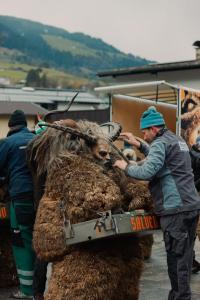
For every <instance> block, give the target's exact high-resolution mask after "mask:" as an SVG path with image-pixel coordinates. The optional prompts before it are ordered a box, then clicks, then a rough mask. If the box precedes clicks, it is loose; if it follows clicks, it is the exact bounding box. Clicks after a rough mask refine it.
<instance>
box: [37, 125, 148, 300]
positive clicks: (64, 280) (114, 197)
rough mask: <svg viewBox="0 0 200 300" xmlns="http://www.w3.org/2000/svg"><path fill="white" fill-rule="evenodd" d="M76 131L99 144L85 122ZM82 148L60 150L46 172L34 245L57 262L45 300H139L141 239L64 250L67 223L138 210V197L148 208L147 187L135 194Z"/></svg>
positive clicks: (94, 127) (94, 131)
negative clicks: (109, 212) (101, 213)
mask: <svg viewBox="0 0 200 300" xmlns="http://www.w3.org/2000/svg"><path fill="white" fill-rule="evenodd" d="M78 126H79V127H80V128H81V129H82V130H83V131H84V130H86V131H87V130H89V129H90V131H91V133H92V134H96V136H97V137H98V138H100V137H99V132H100V128H99V127H98V126H97V125H93V123H92V124H91V123H89V122H85V123H84V122H82V123H81V124H80V123H79V124H78ZM46 134H47V133H46ZM58 134H61V133H58ZM58 134H57V135H58ZM62 134H63V133H62ZM101 135H102V133H101ZM101 135H100V136H101ZM44 138H45V139H46V141H47V140H48V138H47V137H44ZM57 138H58V136H57ZM37 145H38V144H37ZM54 146H55V145H54ZM79 146H80V147H77V145H76V147H75V148H74V146H73V149H76V150H75V151H72V150H71V148H70V147H71V146H70V147H68V146H67V145H66V147H65V149H64V147H62V151H59V152H57V153H56V155H55V153H54V159H53V160H52V159H51V155H50V156H49V159H51V164H48V168H47V170H46V171H47V180H46V188H45V193H44V196H43V197H42V199H41V201H40V205H39V208H38V212H37V217H36V223H35V228H34V239H33V241H34V248H35V250H36V253H37V255H38V256H39V257H40V258H42V259H44V260H47V261H53V271H52V276H51V278H50V283H49V287H48V290H47V293H46V295H45V300H52V299H55V300H66V299H73V300H101V299H102V300H103V299H107V300H122V299H130V300H137V299H138V297H139V279H140V276H141V272H142V265H143V251H142V247H141V242H140V239H137V238H133V237H131V238H123V239H122V238H121V239H110V240H105V241H98V242H97V241H94V242H91V243H89V244H86V245H79V246H70V247H66V243H65V232H64V226H63V225H64V221H65V218H66V219H70V221H71V223H72V224H73V223H77V222H82V221H86V220H90V219H93V218H97V216H98V215H97V213H98V212H102V211H105V210H111V211H112V212H115V211H118V210H119V209H121V208H123V209H124V210H126V211H127V210H128V209H129V207H131V208H132V207H133V206H134V205H133V203H134V199H133V196H134V197H135V196H136V194H137V197H138V198H137V197H136V198H137V199H139V198H140V199H141V201H140V204H139V201H138V200H137V205H135V206H140V207H136V208H142V207H144V206H145V205H146V206H147V207H150V206H151V205H149V204H148V203H151V201H150V200H149V193H148V190H147V187H146V185H145V184H144V183H141V185H142V186H143V192H142V193H141V192H139V190H140V189H139V187H137V188H138V191H136V186H137V184H136V183H135V182H131V181H128V180H127V179H126V177H125V175H124V173H123V172H121V171H119V170H116V169H113V168H112V167H111V166H110V167H107V166H105V165H104V164H102V163H101V162H100V161H98V160H97V159H95V158H94V156H93V154H92V151H91V148H90V147H88V146H87V145H85V144H83V142H81V144H80V145H79ZM69 148H70V149H69ZM54 149H57V147H54ZM59 149H60V148H59ZM69 150H70V151H69ZM72 152H73V153H72ZM77 153H78V155H77ZM42 168H43V167H42ZM43 170H44V168H43ZM131 186H132V189H131ZM145 190H146V194H145ZM124 191H126V193H124ZM144 194H145V197H144Z"/></svg>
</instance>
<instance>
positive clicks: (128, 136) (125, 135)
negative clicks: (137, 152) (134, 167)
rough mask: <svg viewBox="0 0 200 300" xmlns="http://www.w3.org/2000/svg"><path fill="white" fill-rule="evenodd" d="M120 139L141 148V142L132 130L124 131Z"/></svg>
mask: <svg viewBox="0 0 200 300" xmlns="http://www.w3.org/2000/svg"><path fill="white" fill-rule="evenodd" d="M119 139H121V140H123V141H125V142H127V143H129V144H130V145H132V146H135V147H136V148H140V142H139V141H138V140H137V139H136V138H135V137H134V135H133V134H132V133H131V132H122V133H121V134H120V136H119Z"/></svg>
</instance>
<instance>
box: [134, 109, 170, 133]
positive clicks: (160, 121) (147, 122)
mask: <svg viewBox="0 0 200 300" xmlns="http://www.w3.org/2000/svg"><path fill="white" fill-rule="evenodd" d="M161 125H165V120H164V118H163V115H162V114H161V113H159V112H158V111H157V110H156V108H155V106H150V107H149V108H148V109H147V110H145V112H143V114H142V117H141V119H140V129H145V128H149V127H152V126H161Z"/></svg>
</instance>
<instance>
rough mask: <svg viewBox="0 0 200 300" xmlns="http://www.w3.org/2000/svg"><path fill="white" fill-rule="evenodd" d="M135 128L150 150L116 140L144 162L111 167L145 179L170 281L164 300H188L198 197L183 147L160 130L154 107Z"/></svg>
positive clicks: (162, 124)
mask: <svg viewBox="0 0 200 300" xmlns="http://www.w3.org/2000/svg"><path fill="white" fill-rule="evenodd" d="M140 128H141V130H142V133H143V136H144V140H145V141H146V142H148V143H149V144H150V146H148V145H146V144H144V143H142V142H140V141H138V140H137V139H136V138H135V137H134V136H133V135H132V134H131V133H129V132H125V133H122V134H121V137H122V139H123V140H124V141H125V142H128V143H129V144H130V145H132V146H135V147H136V148H138V149H139V150H140V151H141V152H142V153H144V154H145V156H146V159H145V160H144V163H143V164H142V165H135V164H131V163H129V164H128V163H127V162H125V161H124V160H117V161H116V162H115V164H114V166H116V167H118V168H120V169H122V170H124V171H125V173H126V175H127V176H130V177H133V178H135V179H139V180H148V181H149V188H150V192H151V194H152V197H153V200H154V207H155V213H156V214H157V215H158V216H160V224H161V229H162V231H163V236H164V241H165V248H166V252H167V264H168V274H169V278H170V282H171V290H170V292H169V296H168V300H191V290H190V275H191V267H192V259H193V247H194V240H195V234H196V227H197V222H198V218H199V209H200V198H199V195H198V193H197V191H196V189H195V185H194V176H193V173H192V168H191V160H190V155H189V149H188V147H187V144H186V143H185V141H184V140H183V139H182V138H181V137H178V136H176V135H175V134H173V133H172V132H171V131H170V130H168V129H167V128H166V126H165V120H164V118H163V115H162V114H161V113H159V112H158V111H157V110H156V108H155V107H149V108H148V109H147V110H146V111H145V112H144V113H143V114H142V117H141V120H140Z"/></svg>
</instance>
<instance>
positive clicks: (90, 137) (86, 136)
mask: <svg viewBox="0 0 200 300" xmlns="http://www.w3.org/2000/svg"><path fill="white" fill-rule="evenodd" d="M39 126H46V127H51V128H54V129H57V130H61V131H64V132H67V133H70V134H72V135H75V136H78V137H80V138H82V139H84V140H85V141H87V142H88V143H89V144H96V142H97V138H96V137H94V136H93V135H89V134H85V133H82V132H81V131H79V130H77V129H74V128H71V127H66V126H61V125H57V124H49V123H43V124H41V125H40V124H39Z"/></svg>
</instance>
